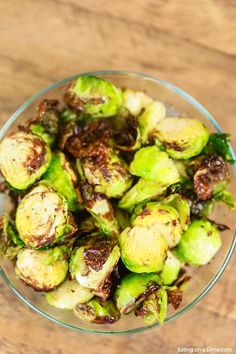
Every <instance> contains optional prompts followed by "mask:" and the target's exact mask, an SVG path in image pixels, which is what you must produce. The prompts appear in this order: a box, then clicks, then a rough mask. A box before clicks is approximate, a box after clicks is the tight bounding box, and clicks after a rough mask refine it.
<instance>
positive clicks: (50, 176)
mask: <svg viewBox="0 0 236 354" xmlns="http://www.w3.org/2000/svg"><path fill="white" fill-rule="evenodd" d="M43 179H44V180H45V181H47V182H48V183H49V184H50V186H52V187H53V188H54V189H55V190H56V191H57V192H58V193H59V194H61V195H62V196H63V197H64V198H65V199H66V201H67V203H68V208H69V210H70V211H77V210H80V209H81V208H82V202H83V201H82V197H81V195H80V191H79V187H78V178H77V176H76V174H75V172H74V170H73V168H72V166H71V164H70V162H69V161H68V160H67V158H66V156H65V155H64V154H63V153H62V152H59V151H58V152H55V153H54V154H53V156H52V160H51V163H50V166H49V168H48V169H47V171H46V173H45V174H44V175H43Z"/></svg>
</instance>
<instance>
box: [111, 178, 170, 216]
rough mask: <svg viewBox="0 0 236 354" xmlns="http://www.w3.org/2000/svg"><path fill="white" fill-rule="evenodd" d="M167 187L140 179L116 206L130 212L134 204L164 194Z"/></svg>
mask: <svg viewBox="0 0 236 354" xmlns="http://www.w3.org/2000/svg"><path fill="white" fill-rule="evenodd" d="M167 187H168V185H166V184H160V183H157V182H154V181H148V180H146V179H144V178H140V179H139V181H138V182H137V183H136V184H135V185H134V186H133V187H132V188H130V190H128V192H127V193H126V194H125V195H124V196H123V197H122V198H121V199H120V200H119V203H118V206H119V208H121V209H126V210H127V211H129V212H132V210H133V209H134V207H135V205H136V204H139V203H141V202H145V201H146V200H148V199H151V198H154V197H158V196H160V195H161V194H163V193H164V192H165V190H166V189H167Z"/></svg>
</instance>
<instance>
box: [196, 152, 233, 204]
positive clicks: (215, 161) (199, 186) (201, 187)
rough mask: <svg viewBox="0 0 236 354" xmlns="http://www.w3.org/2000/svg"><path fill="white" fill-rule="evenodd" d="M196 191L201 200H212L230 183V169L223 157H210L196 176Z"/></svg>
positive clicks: (205, 160) (202, 164)
mask: <svg viewBox="0 0 236 354" xmlns="http://www.w3.org/2000/svg"><path fill="white" fill-rule="evenodd" d="M193 180H194V190H195V192H196V194H197V196H198V198H199V199H200V200H207V199H210V198H211V197H212V196H213V195H214V194H217V193H219V192H220V191H221V190H223V189H224V188H225V186H226V184H227V182H228V181H229V169H228V166H227V163H226V162H225V161H224V160H223V159H222V157H220V156H217V155H211V156H208V157H207V158H206V159H204V160H203V162H202V163H201V164H200V166H199V168H198V169H197V171H196V172H195V174H194V177H193Z"/></svg>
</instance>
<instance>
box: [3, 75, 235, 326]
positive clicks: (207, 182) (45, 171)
mask: <svg viewBox="0 0 236 354" xmlns="http://www.w3.org/2000/svg"><path fill="white" fill-rule="evenodd" d="M228 142H229V136H228V135H227V134H216V133H214V134H210V133H209V131H208V129H207V128H206V127H205V126H204V125H203V124H202V123H201V122H200V121H198V120H196V119H193V118H177V117H168V116H166V107H165V105H164V104H163V103H162V102H159V101H154V100H153V99H151V98H150V97H148V96H147V95H146V94H145V93H143V92H138V91H135V90H132V89H123V90H121V89H119V88H117V87H115V86H114V85H113V84H112V83H110V82H108V81H105V80H103V79H100V78H97V77H92V76H81V77H79V78H78V79H77V80H76V81H75V82H73V83H72V84H70V86H69V87H68V88H67V90H66V92H65V96H64V102H60V103H59V102H58V101H57V100H44V101H43V102H41V103H40V105H39V107H38V110H37V112H36V114H35V117H32V119H31V120H30V121H29V122H28V123H27V124H26V125H24V126H19V127H18V130H17V131H15V132H13V133H11V134H9V135H8V136H6V137H5V138H4V139H3V141H2V142H1V144H0V170H1V173H2V176H3V177H4V181H3V182H2V183H1V191H3V192H4V193H7V194H8V195H9V196H10V198H11V200H12V203H13V208H12V211H11V212H10V213H9V214H4V215H3V216H2V218H1V221H0V231H1V238H0V251H1V253H2V254H3V255H4V256H5V257H6V258H8V259H10V260H11V261H12V262H14V266H15V273H16V276H17V277H18V278H19V279H20V280H22V281H23V282H24V283H25V284H26V285H28V286H30V287H32V288H33V289H35V290H37V291H41V292H44V293H45V298H46V300H47V301H48V303H49V304H50V305H52V306H55V307H57V308H59V309H62V310H67V311H68V310H70V311H73V312H74V314H75V316H77V317H78V318H79V319H80V320H84V321H90V322H94V323H113V322H115V321H117V320H119V318H120V316H121V315H122V314H124V315H127V314H129V313H131V312H133V313H134V314H135V315H136V316H139V317H141V318H143V320H144V321H145V323H146V324H148V325H152V324H154V323H157V322H159V323H161V324H162V323H163V321H164V320H165V318H166V316H167V308H168V304H172V305H173V307H174V308H175V309H177V308H178V306H179V305H180V303H181V300H182V292H183V290H184V289H185V287H186V284H187V281H188V280H189V276H188V275H187V274H186V270H185V268H184V266H185V265H190V266H193V267H198V266H203V265H206V264H207V263H209V262H210V261H211V259H212V258H213V257H214V256H215V254H216V253H217V251H218V250H219V248H220V247H221V237H220V231H223V230H224V229H225V228H226V227H227V226H224V225H219V224H217V223H216V222H214V221H212V220H210V219H209V214H210V213H211V211H212V208H213V206H214V204H215V203H218V202H223V203H226V204H227V205H228V206H229V207H230V208H231V209H233V208H235V207H236V201H235V199H234V197H233V196H232V195H231V193H230V192H229V191H228V190H227V189H226V187H227V183H228V182H229V179H230V174H229V168H228V163H233V161H232V160H231V157H230V150H229V145H228Z"/></svg>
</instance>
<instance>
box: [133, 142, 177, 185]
mask: <svg viewBox="0 0 236 354" xmlns="http://www.w3.org/2000/svg"><path fill="white" fill-rule="evenodd" d="M130 173H131V174H133V175H136V176H139V177H143V178H145V179H147V180H151V181H156V182H158V183H160V184H164V183H165V184H167V185H170V184H173V183H176V182H178V181H179V173H178V170H177V168H176V167H175V165H174V163H173V161H172V160H171V159H170V158H169V157H168V155H167V153H166V152H164V151H160V150H159V149H158V148H157V147H156V146H148V147H145V148H142V149H140V150H139V151H138V152H136V154H135V156H134V160H133V161H132V163H131V165H130Z"/></svg>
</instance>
